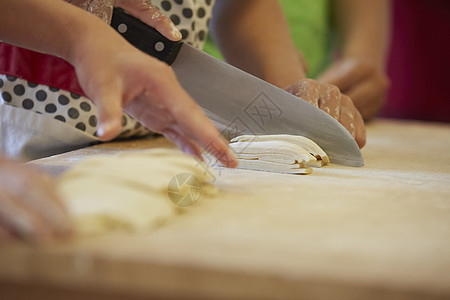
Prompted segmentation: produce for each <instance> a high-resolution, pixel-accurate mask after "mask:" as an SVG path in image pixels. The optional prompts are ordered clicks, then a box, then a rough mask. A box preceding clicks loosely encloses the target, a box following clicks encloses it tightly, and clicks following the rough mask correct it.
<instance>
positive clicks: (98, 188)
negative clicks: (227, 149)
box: [58, 149, 213, 235]
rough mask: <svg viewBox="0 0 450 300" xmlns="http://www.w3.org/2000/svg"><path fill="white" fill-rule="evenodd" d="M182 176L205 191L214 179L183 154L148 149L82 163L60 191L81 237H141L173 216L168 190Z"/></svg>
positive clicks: (63, 179) (64, 180)
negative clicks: (127, 233)
mask: <svg viewBox="0 0 450 300" xmlns="http://www.w3.org/2000/svg"><path fill="white" fill-rule="evenodd" d="M182 173H190V174H192V175H194V176H195V177H197V178H198V180H199V181H200V182H201V183H202V184H205V185H207V183H208V182H209V181H210V180H212V179H213V173H212V170H211V169H208V166H206V165H205V164H204V163H201V162H200V161H198V160H197V159H195V158H193V157H191V156H189V155H186V154H184V153H182V152H181V151H178V150H173V149H152V150H146V151H139V152H138V151H136V152H130V153H125V154H121V155H116V156H104V157H94V158H89V159H86V160H85V161H83V162H81V163H80V164H79V165H77V166H75V167H74V168H73V169H71V170H69V171H67V172H66V173H64V174H63V175H62V177H61V178H60V179H59V182H58V190H59V192H60V194H61V197H62V198H63V200H64V201H65V203H66V205H67V207H68V209H69V212H70V214H71V216H72V218H73V220H74V223H75V228H76V231H77V232H78V233H80V234H83V235H92V234H98V233H103V232H105V231H109V230H112V229H125V230H132V231H143V230H148V229H150V228H152V227H155V226H158V225H160V224H162V223H165V222H167V221H169V220H170V219H172V218H173V217H174V216H175V215H176V213H177V211H178V208H177V207H176V206H175V205H174V204H173V203H172V202H171V201H170V199H169V196H168V185H169V182H170V181H171V179H172V178H174V176H177V175H179V174H182ZM210 190H211V189H209V191H210Z"/></svg>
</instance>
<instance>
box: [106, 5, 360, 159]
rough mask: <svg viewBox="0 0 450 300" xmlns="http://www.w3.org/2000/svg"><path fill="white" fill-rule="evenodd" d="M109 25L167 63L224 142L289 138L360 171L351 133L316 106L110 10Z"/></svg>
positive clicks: (115, 9) (355, 146)
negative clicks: (258, 137) (251, 136)
mask: <svg viewBox="0 0 450 300" xmlns="http://www.w3.org/2000/svg"><path fill="white" fill-rule="evenodd" d="M111 26H112V27H113V28H114V29H116V30H117V31H118V32H119V33H120V34H121V35H122V36H123V37H124V38H125V39H126V40H128V41H129V42H130V43H131V44H133V45H134V46H135V47H136V48H138V49H140V50H141V51H143V52H145V53H147V54H149V55H151V56H153V57H156V58H158V59H160V60H162V61H164V62H166V63H167V64H169V65H170V66H171V67H172V69H173V71H174V72H175V74H176V76H177V79H178V81H179V82H180V84H181V86H182V87H183V88H184V89H185V90H186V91H187V92H188V93H189V94H190V95H191V97H192V98H193V99H194V100H195V101H196V102H197V104H198V105H199V106H200V107H201V108H202V109H203V111H204V112H205V114H206V115H207V116H208V117H209V119H211V121H212V122H213V123H214V125H215V126H216V127H217V128H218V130H219V131H221V133H222V134H223V135H224V136H225V138H227V139H229V140H230V139H231V138H233V137H236V136H238V135H242V134H292V135H301V136H305V137H307V138H309V139H311V140H313V141H314V142H316V143H317V144H318V145H319V146H320V147H321V148H322V149H323V150H324V151H325V152H326V153H327V154H328V156H329V158H330V160H331V162H332V163H335V164H341V165H346V166H353V167H361V166H363V165H364V159H363V157H362V154H361V151H360V149H359V147H358V145H357V143H356V141H355V140H354V139H353V137H352V136H351V135H350V133H349V132H348V131H347V130H346V129H345V127H344V126H342V125H341V124H340V123H339V122H338V121H336V120H335V119H334V118H332V117H331V116H330V115H328V114H327V113H325V112H323V111H322V110H320V109H318V108H317V107H315V106H313V105H311V104H309V103H308V102H306V101H303V100H301V99H300V98H298V97H297V96H294V95H292V94H290V93H288V92H286V91H284V90H282V89H280V88H278V87H276V86H274V85H272V84H270V83H267V82H265V81H263V80H262V79H260V78H257V77H255V76H253V75H251V74H248V73H246V72H244V71H242V70H240V69H238V68H236V67H234V66H232V65H230V64H227V63H225V62H222V61H221V60H218V59H216V58H214V57H212V56H210V55H208V54H207V53H204V52H202V51H200V50H198V49H196V48H194V47H192V46H191V45H189V44H187V43H184V42H173V41H170V40H169V39H166V38H165V37H164V36H162V35H161V34H160V33H159V32H157V31H156V30H155V29H154V28H152V27H150V26H148V25H147V24H145V23H143V22H142V21H140V20H138V19H137V18H135V17H133V16H131V15H129V14H127V13H126V12H125V11H124V10H122V9H121V8H114V12H113V16H112V21H111Z"/></svg>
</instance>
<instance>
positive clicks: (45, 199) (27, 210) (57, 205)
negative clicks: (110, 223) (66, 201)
mask: <svg viewBox="0 0 450 300" xmlns="http://www.w3.org/2000/svg"><path fill="white" fill-rule="evenodd" d="M69 232H70V223H69V218H68V214H67V211H66V209H65V208H64V206H63V204H62V202H61V201H60V200H59V198H58V196H57V195H56V193H55V191H54V184H53V183H52V181H51V179H50V178H48V177H47V176H44V175H43V174H40V173H38V172H37V171H35V170H34V169H32V168H31V167H27V166H24V165H22V164H20V163H18V162H15V161H11V160H7V159H4V158H0V242H1V241H2V240H6V239H11V238H14V237H18V238H23V239H25V240H28V241H44V240H48V239H51V238H54V237H56V236H60V235H64V234H68V233H69Z"/></svg>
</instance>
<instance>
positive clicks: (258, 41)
mask: <svg viewBox="0 0 450 300" xmlns="http://www.w3.org/2000/svg"><path fill="white" fill-rule="evenodd" d="M211 30H212V34H213V37H214V39H215V41H216V43H217V45H218V47H219V49H220V51H221V52H222V54H223V55H224V57H225V59H226V60H227V62H229V63H231V64H233V65H235V66H236V67H238V68H240V69H243V70H245V71H247V72H249V73H251V74H253V75H255V76H258V77H260V78H262V79H264V80H266V81H268V82H271V83H273V84H275V85H277V86H279V87H282V88H284V87H287V86H289V85H290V84H292V83H294V82H296V81H298V80H300V79H302V78H305V77H306V75H305V73H304V71H303V70H304V69H303V65H302V63H301V61H300V58H299V55H298V52H297V50H296V49H295V46H294V44H293V42H292V38H291V35H290V32H289V27H288V25H287V22H286V19H285V17H284V14H283V11H282V9H281V6H280V5H279V3H278V1H274V0H264V1H261V0H245V1H242V0H216V4H215V6H214V11H213V19H212V21H211Z"/></svg>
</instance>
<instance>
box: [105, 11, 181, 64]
mask: <svg viewBox="0 0 450 300" xmlns="http://www.w3.org/2000/svg"><path fill="white" fill-rule="evenodd" d="M111 26H112V27H113V28H114V29H115V30H117V32H119V33H120V34H121V35H122V36H123V37H124V38H125V39H126V40H127V41H128V42H130V43H131V44H132V45H134V46H135V47H136V48H138V49H139V50H141V51H143V52H145V53H147V54H150V55H151V56H153V57H156V58H158V59H159V60H162V61H164V62H166V63H167V64H169V65H171V64H172V63H173V62H174V61H175V59H176V57H177V55H178V52H179V51H180V48H181V46H182V44H183V43H182V42H173V41H171V40H169V39H167V38H165V37H164V36H163V35H162V34H160V33H159V32H158V31H156V29H154V28H152V27H150V26H149V25H147V24H145V23H144V22H142V21H141V20H139V19H137V18H135V17H133V16H131V15H129V14H127V13H126V12H125V11H124V10H123V9H121V8H118V7H115V8H114V11H113V16H112V19H111Z"/></svg>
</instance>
